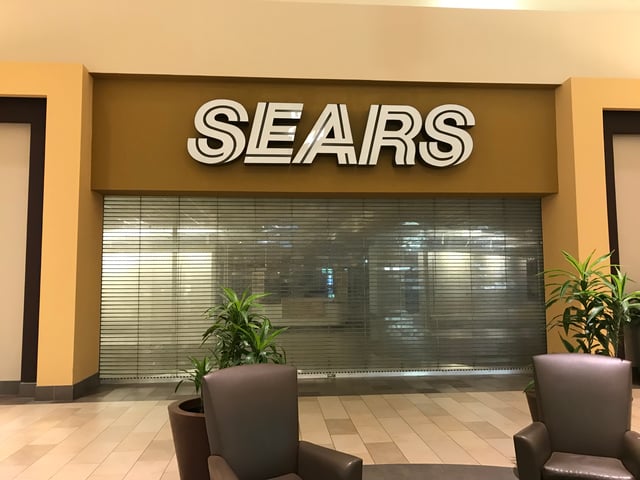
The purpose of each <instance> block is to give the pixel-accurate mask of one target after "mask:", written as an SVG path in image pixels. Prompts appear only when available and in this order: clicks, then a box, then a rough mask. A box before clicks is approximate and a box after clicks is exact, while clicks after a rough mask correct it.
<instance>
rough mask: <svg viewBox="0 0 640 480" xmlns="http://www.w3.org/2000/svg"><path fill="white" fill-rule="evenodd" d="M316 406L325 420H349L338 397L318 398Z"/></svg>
mask: <svg viewBox="0 0 640 480" xmlns="http://www.w3.org/2000/svg"><path fill="white" fill-rule="evenodd" d="M318 405H319V406H320V410H321V412H322V416H323V417H324V418H325V419H327V420H330V419H336V420H344V419H348V418H349V414H348V413H347V411H346V410H345V409H344V407H343V406H342V402H341V401H340V398H339V397H319V398H318Z"/></svg>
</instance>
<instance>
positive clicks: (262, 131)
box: [244, 102, 303, 165]
mask: <svg viewBox="0 0 640 480" xmlns="http://www.w3.org/2000/svg"><path fill="white" fill-rule="evenodd" d="M302 106H303V104H302V103H278V102H259V103H258V107H257V109H256V116H255V118H254V119H253V126H252V127H251V134H250V135H249V144H248V146H247V154H246V155H245V157H244V163H247V164H248V163H253V164H275V165H282V164H289V163H291V155H292V154H293V148H292V147H291V148H289V147H276V146H273V145H271V144H272V143H273V142H277V143H278V144H282V143H293V139H294V138H295V135H296V127H297V125H292V124H291V123H292V122H296V123H297V122H298V121H299V120H300V117H301V116H302Z"/></svg>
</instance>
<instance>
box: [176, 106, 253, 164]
mask: <svg viewBox="0 0 640 480" xmlns="http://www.w3.org/2000/svg"><path fill="white" fill-rule="evenodd" d="M218 117H224V118H225V119H226V121H220V120H218ZM248 121H249V115H248V114H247V111H246V110H245V108H244V107H243V106H242V105H241V104H240V103H238V102H235V101H233V100H225V99H218V100H211V101H209V102H207V103H205V104H204V105H202V106H201V107H200V108H199V109H198V111H197V112H196V115H195V118H194V124H195V127H196V130H197V131H198V133H200V134H201V135H204V137H199V138H188V139H187V151H188V152H189V155H191V157H192V158H193V159H194V160H197V161H198V162H201V163H206V164H208V165H220V164H223V163H229V162H231V161H233V160H235V159H236V158H238V157H239V156H240V154H241V153H242V151H243V150H244V147H245V145H246V139H245V136H244V133H243V132H242V130H241V129H240V128H238V127H237V126H235V125H231V124H230V123H227V122H235V123H246V122H248ZM209 139H214V140H218V141H219V142H220V146H219V147H212V146H210V145H209Z"/></svg>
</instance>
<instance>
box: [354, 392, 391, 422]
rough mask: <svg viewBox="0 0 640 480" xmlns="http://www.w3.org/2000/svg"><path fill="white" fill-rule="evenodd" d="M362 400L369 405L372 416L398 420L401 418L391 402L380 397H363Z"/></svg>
mask: <svg viewBox="0 0 640 480" xmlns="http://www.w3.org/2000/svg"><path fill="white" fill-rule="evenodd" d="M362 400H363V401H364V403H365V404H366V405H367V407H368V408H369V410H370V411H371V414H372V415H374V416H375V417H376V418H378V419H381V418H397V417H399V416H400V414H399V413H398V411H397V410H396V409H395V408H393V407H392V406H391V405H390V404H389V402H388V401H387V400H386V399H385V398H384V397H381V396H380V395H363V396H362Z"/></svg>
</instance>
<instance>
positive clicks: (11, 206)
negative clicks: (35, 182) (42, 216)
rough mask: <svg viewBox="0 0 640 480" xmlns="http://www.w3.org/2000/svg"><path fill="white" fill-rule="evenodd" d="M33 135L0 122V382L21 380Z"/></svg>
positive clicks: (25, 127)
mask: <svg viewBox="0 0 640 480" xmlns="http://www.w3.org/2000/svg"><path fill="white" fill-rule="evenodd" d="M30 136H31V126H30V125H28V124H13V123H0V232H2V234H1V235H0V352H2V362H0V381H18V380H20V368H21V359H22V322H23V310H24V275H25V255H26V241H27V205H28V191H29V139H30Z"/></svg>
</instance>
